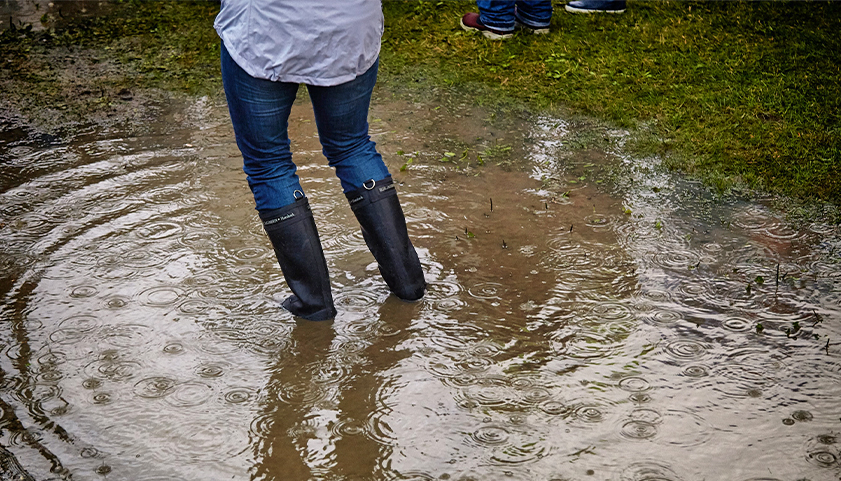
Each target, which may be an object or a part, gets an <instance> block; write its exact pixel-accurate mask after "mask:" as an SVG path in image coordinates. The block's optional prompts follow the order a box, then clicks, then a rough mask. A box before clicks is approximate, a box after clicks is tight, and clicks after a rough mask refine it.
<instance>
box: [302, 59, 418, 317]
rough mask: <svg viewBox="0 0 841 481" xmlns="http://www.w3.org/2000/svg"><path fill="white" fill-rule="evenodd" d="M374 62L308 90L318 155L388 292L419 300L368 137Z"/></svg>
mask: <svg viewBox="0 0 841 481" xmlns="http://www.w3.org/2000/svg"><path fill="white" fill-rule="evenodd" d="M378 66H379V61H377V62H375V63H374V65H373V66H372V67H371V68H370V69H368V71H367V72H365V73H364V74H362V75H360V76H359V77H357V78H356V79H354V80H351V81H350V82H347V83H344V84H341V85H336V86H332V87H317V86H308V87H307V88H308V90H309V93H310V99H311V100H312V105H313V110H314V112H315V122H316V126H317V127H318V136H319V139H320V140H321V145H322V151H323V152H324V156H325V157H327V161H328V162H329V164H330V166H331V167H334V168H335V169H336V175H337V176H338V177H339V180H340V181H341V182H342V189H343V190H344V192H345V195H346V196H347V197H348V201H349V202H350V205H351V208H352V210H353V213H354V215H355V216H356V219H357V220H358V221H359V224H360V226H361V227H362V235H363V237H364V238H365V243H366V244H367V245H368V248H369V249H370V250H371V253H372V254H373V255H374V258H375V259H376V260H377V264H378V265H379V269H380V273H381V274H382V276H383V279H384V280H385V282H386V284H388V287H389V289H390V290H391V291H392V292H393V293H394V294H395V295H396V296H397V297H399V298H400V299H403V300H406V301H414V300H417V299H420V298H421V297H423V293H424V289H425V287H426V281H425V280H424V278H423V270H422V269H421V265H420V261H419V260H418V255H417V252H416V251H415V248H414V246H412V242H411V241H410V240H409V234H408V231H407V229H406V218H405V217H404V215H403V210H402V208H401V207H400V202H399V201H398V198H397V192H396V191H395V190H394V184H393V182H392V180H391V175H390V174H389V172H388V169H387V168H386V166H385V163H384V162H383V159H382V156H380V154H379V153H378V152H377V149H376V144H375V143H374V142H373V141H372V140H371V137H370V135H368V108H369V106H370V104H371V93H372V92H373V90H374V85H375V84H376V82H377V68H378Z"/></svg>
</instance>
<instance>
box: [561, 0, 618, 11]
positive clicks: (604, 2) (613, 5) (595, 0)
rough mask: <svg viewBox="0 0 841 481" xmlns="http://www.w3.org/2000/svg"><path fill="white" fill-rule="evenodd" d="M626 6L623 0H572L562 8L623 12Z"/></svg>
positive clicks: (568, 9) (567, 9)
mask: <svg viewBox="0 0 841 481" xmlns="http://www.w3.org/2000/svg"><path fill="white" fill-rule="evenodd" d="M626 6H627V2H626V1H625V0H574V1H572V2H569V3H567V4H566V7H564V8H565V9H566V11H567V12H572V13H623V12H624V11H625V7H626Z"/></svg>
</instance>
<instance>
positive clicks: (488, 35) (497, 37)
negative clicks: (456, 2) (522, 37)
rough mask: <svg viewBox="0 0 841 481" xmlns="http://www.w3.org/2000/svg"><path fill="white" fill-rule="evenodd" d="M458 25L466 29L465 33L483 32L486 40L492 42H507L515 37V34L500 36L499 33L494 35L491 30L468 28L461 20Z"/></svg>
mask: <svg viewBox="0 0 841 481" xmlns="http://www.w3.org/2000/svg"><path fill="white" fill-rule="evenodd" d="M458 23H460V24H461V28H462V29H464V30H465V31H467V32H482V35H484V36H485V38H488V39H490V40H505V39H507V38H511V37H513V36H514V34H513V33H503V34H499V33H493V32H491V31H490V30H479V29H478V28H476V27H468V26H467V25H465V24H464V20H459V21H458Z"/></svg>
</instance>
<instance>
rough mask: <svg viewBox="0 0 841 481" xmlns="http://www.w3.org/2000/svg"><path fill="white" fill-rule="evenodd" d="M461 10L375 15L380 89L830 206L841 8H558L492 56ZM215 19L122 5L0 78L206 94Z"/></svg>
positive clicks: (402, 9)
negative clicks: (581, 131)
mask: <svg viewBox="0 0 841 481" xmlns="http://www.w3.org/2000/svg"><path fill="white" fill-rule="evenodd" d="M471 10H472V11H475V5H474V4H473V3H472V2H460V1H446V2H445V1H418V0H405V1H403V0H392V1H389V0H387V1H385V2H384V11H385V15H386V31H385V36H384V39H383V50H382V62H381V64H382V74H381V78H382V80H383V81H384V82H386V83H388V84H391V85H397V84H401V83H405V84H413V85H420V86H421V87H422V88H426V89H429V88H430V87H434V86H450V87H451V88H455V89H464V92H466V93H465V95H476V97H475V101H476V102H477V103H488V102H493V101H494V99H496V98H505V99H514V100H515V101H516V102H520V103H522V104H524V105H526V106H528V107H529V108H530V109H531V110H536V109H543V108H547V109H554V108H562V109H565V110H566V111H568V112H570V113H574V114H584V115H589V116H593V117H595V118H599V119H601V120H603V121H606V122H609V123H612V124H615V125H616V126H619V127H626V128H639V131H644V132H647V133H648V134H646V135H642V136H639V137H638V138H639V139H642V140H639V141H637V142H635V143H634V145H633V146H632V148H633V149H635V151H636V153H638V154H646V153H652V152H653V153H660V154H664V158H665V159H666V165H667V166H669V167H671V168H674V169H677V170H680V171H683V172H686V173H689V174H691V175H695V176H699V177H701V178H703V179H705V180H706V181H707V182H708V183H709V184H711V185H713V186H715V187H717V188H719V189H721V190H725V189H727V188H729V187H732V186H748V187H750V188H756V189H761V190H766V191H770V192H773V193H778V194H784V195H788V196H791V197H793V198H798V199H810V200H813V201H814V200H821V201H830V202H834V203H839V202H841V123H839V111H840V110H841V100H840V99H841V40H840V39H839V37H841V35H839V32H841V2H705V3H688V2H633V1H632V2H630V3H629V8H628V11H627V12H626V13H625V14H622V15H575V14H570V13H567V12H565V11H564V10H563V7H562V5H561V4H558V5H557V6H556V12H555V15H554V17H553V23H552V32H551V34H549V35H545V36H532V35H529V34H526V33H520V34H517V35H516V36H515V37H514V38H513V39H510V40H508V41H505V42H492V41H489V40H486V39H485V38H484V37H482V36H481V35H475V34H470V33H467V32H463V31H462V30H461V29H460V28H459V25H458V20H459V18H460V16H461V15H462V14H463V13H464V12H466V11H471ZM217 11H218V3H216V2H201V1H191V2H174V1H172V2H157V1H156V2H138V1H128V2H119V3H116V4H115V5H114V6H113V13H112V15H110V16H106V17H99V18H95V19H84V20H80V21H73V20H70V21H61V19H51V18H45V21H47V26H48V27H50V30H48V31H47V32H46V33H34V32H31V31H29V32H27V31H25V30H21V29H16V30H14V31H12V30H10V29H7V30H6V31H5V32H4V33H2V34H0V53H2V58H3V59H7V60H11V61H6V62H5V63H2V65H0V77H5V78H11V79H14V80H16V81H17V82H18V83H17V85H19V86H25V85H29V86H30V87H29V88H31V89H33V90H37V92H38V95H39V96H40V97H41V98H42V101H43V102H50V101H59V100H61V99H60V98H59V97H62V96H66V91H64V90H62V89H61V88H57V87H56V83H57V82H60V81H61V80H60V75H57V71H58V70H60V69H61V68H62V65H59V64H55V62H54V61H53V63H50V62H44V61H43V60H39V59H43V58H44V57H43V53H44V52H47V51H49V49H51V48H52V49H54V48H56V47H61V48H78V47H83V48H87V49H90V50H92V51H94V52H95V53H96V56H97V57H98V58H101V59H103V61H106V60H109V61H113V62H116V63H117V64H118V65H119V66H120V67H121V69H122V70H121V72H123V73H121V74H116V75H115V74H112V75H111V76H109V77H106V78H104V79H98V80H96V81H98V82H102V83H105V84H107V86H108V87H109V88H112V89H118V88H122V87H137V88H144V87H155V88H164V89H171V90H179V91H184V92H188V93H202V92H214V91H215V92H218V91H219V90H220V89H221V87H220V82H219V73H218V53H219V42H218V39H217V37H216V34H215V32H214V31H213V29H212V21H213V16H214V15H215V13H216V12H217ZM95 60H96V59H95ZM97 61H98V60H97ZM89 81H91V82H92V81H94V80H89ZM477 85H478V86H481V88H479V89H475V88H472V87H473V86H477ZM468 87H470V88H468ZM21 89H23V90H25V89H26V87H21ZM25 94H26V92H23V94H22V95H25ZM96 105H97V104H94V103H88V104H86V107H85V108H96Z"/></svg>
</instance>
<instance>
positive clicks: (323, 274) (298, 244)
mask: <svg viewBox="0 0 841 481" xmlns="http://www.w3.org/2000/svg"><path fill="white" fill-rule="evenodd" d="M260 219H261V220H262V221H263V228H264V229H265V230H266V234H268V235H269V239H270V240H271V241H272V246H274V252H275V255H276V256H277V262H278V264H280V269H281V270H282V271H283V277H285V278H286V284H287V285H288V286H289V288H290V289H292V295H291V296H289V298H288V299H286V300H285V301H283V307H284V308H285V309H286V310H287V311H289V312H291V313H292V314H295V315H296V316H299V317H303V318H304V319H308V320H310V321H326V320H328V319H333V318H334V317H336V308H335V307H334V306H333V295H332V294H331V293H330V277H329V275H328V274H327V261H326V260H324V251H323V250H322V249H321V241H320V240H319V238H318V230H317V229H316V227H315V220H313V218H312V211H311V210H310V203H309V201H308V200H307V198H306V197H302V198H300V199H298V200H297V201H295V203H293V204H290V205H287V206H285V207H281V208H280V209H276V210H270V211H266V212H260Z"/></svg>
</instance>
